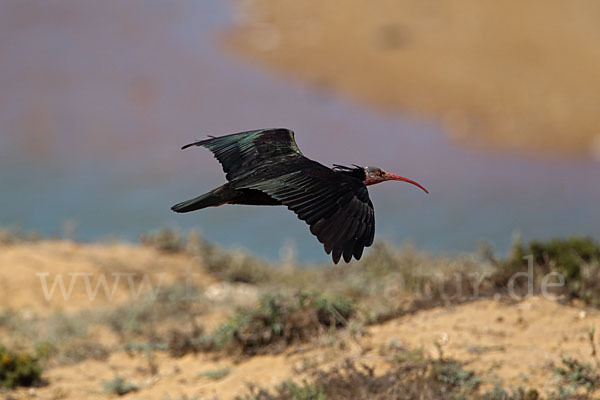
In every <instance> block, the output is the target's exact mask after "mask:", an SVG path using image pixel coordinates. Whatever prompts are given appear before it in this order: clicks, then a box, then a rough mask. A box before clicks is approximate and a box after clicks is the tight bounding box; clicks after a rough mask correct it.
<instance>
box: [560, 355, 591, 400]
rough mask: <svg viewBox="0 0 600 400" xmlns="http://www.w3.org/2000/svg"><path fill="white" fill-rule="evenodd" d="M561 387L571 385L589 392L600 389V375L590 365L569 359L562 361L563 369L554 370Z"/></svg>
mask: <svg viewBox="0 0 600 400" xmlns="http://www.w3.org/2000/svg"><path fill="white" fill-rule="evenodd" d="M554 373H555V374H556V375H557V376H558V377H559V380H560V384H561V385H563V386H564V385H569V386H571V387H572V388H574V389H577V388H579V387H583V388H585V389H586V390H587V391H588V392H590V391H594V390H596V389H598V388H600V375H598V373H597V372H596V371H595V369H594V368H592V367H591V366H590V365H589V364H582V363H580V362H579V361H578V360H575V359H573V358H570V357H567V358H563V360H562V367H558V368H556V369H555V370H554Z"/></svg>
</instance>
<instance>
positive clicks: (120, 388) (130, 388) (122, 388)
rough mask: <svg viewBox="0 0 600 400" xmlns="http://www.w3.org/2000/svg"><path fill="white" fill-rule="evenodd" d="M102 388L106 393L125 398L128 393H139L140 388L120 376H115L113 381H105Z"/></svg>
mask: <svg viewBox="0 0 600 400" xmlns="http://www.w3.org/2000/svg"><path fill="white" fill-rule="evenodd" d="M102 386H103V388H104V392H105V393H109V394H116V395H118V396H124V395H126V394H128V393H132V392H137V391H138V390H139V387H138V386H137V385H135V384H133V383H131V382H127V381H126V380H125V379H123V378H121V377H120V376H115V378H114V379H113V380H110V381H103V382H102Z"/></svg>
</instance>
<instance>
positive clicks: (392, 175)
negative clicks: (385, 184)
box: [385, 172, 429, 193]
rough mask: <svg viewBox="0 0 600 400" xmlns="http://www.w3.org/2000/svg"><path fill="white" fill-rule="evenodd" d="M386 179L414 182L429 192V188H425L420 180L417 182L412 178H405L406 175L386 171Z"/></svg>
mask: <svg viewBox="0 0 600 400" xmlns="http://www.w3.org/2000/svg"><path fill="white" fill-rule="evenodd" d="M385 180H386V181H403V182H408V183H412V184H413V185H415V186H417V187H419V188H421V189H422V190H423V191H424V192H425V193H429V192H428V191H427V189H425V188H424V187H423V186H421V185H420V184H419V183H418V182H415V181H413V180H412V179H408V178H405V177H403V176H400V175H396V174H390V173H389V172H386V173H385Z"/></svg>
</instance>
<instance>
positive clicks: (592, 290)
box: [495, 236, 600, 306]
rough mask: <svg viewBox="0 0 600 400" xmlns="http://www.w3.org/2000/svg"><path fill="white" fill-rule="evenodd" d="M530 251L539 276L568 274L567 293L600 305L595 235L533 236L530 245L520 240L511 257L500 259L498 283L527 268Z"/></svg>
mask: <svg viewBox="0 0 600 400" xmlns="http://www.w3.org/2000/svg"><path fill="white" fill-rule="evenodd" d="M528 255H531V256H532V257H533V264H534V268H535V270H536V271H535V272H536V277H538V279H539V277H541V276H544V275H546V274H548V273H550V272H558V273H560V274H561V275H562V276H563V277H564V278H565V285H566V288H565V289H566V293H565V294H568V295H569V296H570V297H575V298H580V299H582V300H583V301H585V302H586V303H588V304H592V305H595V306H600V244H598V243H597V242H596V241H595V240H594V239H591V238H584V237H578V236H574V237H572V238H568V239H552V240H548V241H545V242H542V241H537V240H534V241H531V242H530V243H529V244H528V245H527V246H523V244H521V243H517V244H516V245H515V246H514V248H513V251H512V255H511V257H509V259H508V260H507V261H505V262H503V263H500V265H501V267H502V268H501V269H500V270H499V271H498V272H497V273H496V276H495V279H496V280H497V281H498V284H499V285H502V284H505V283H506V281H507V280H508V279H509V278H510V276H511V275H512V274H513V273H515V272H518V271H524V270H525V269H524V268H526V266H527V262H528V261H527V260H526V259H524V257H526V256H528ZM498 277H501V278H500V279H498ZM538 284H539V282H538Z"/></svg>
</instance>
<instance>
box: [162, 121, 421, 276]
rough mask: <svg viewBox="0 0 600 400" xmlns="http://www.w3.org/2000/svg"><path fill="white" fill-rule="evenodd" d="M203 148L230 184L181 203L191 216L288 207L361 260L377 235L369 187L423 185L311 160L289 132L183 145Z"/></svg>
mask: <svg viewBox="0 0 600 400" xmlns="http://www.w3.org/2000/svg"><path fill="white" fill-rule="evenodd" d="M191 146H203V147H206V148H207V149H209V150H210V151H211V152H212V153H213V155H214V156H215V158H216V159H217V160H218V161H219V163H221V166H222V167H223V171H224V172H225V174H226V178H227V181H228V182H227V183H226V184H224V185H222V186H219V187H218V188H216V189H213V190H211V191H210V192H208V193H206V194H203V195H202V196H198V197H196V198H193V199H191V200H188V201H184V202H182V203H179V204H176V205H174V206H173V207H171V209H172V210H173V211H175V212H178V213H187V212H190V211H195V210H200V209H203V208H206V207H217V206H221V205H224V204H248V205H272V206H276V205H283V206H286V207H287V208H288V209H290V210H291V211H293V212H294V213H295V214H296V215H297V216H298V218H299V219H301V220H303V221H304V222H306V223H307V224H308V225H309V226H310V231H311V232H312V234H313V235H315V236H316V237H317V239H318V240H319V242H321V243H322V244H323V245H324V248H325V252H326V253H327V254H331V253H333V254H332V258H333V262H334V263H335V264H337V263H338V262H339V260H340V258H341V257H342V256H343V257H344V261H346V262H350V260H351V259H352V257H354V258H356V259H357V260H359V259H360V258H361V256H362V254H363V250H364V248H365V247H369V246H371V245H372V244H373V239H374V237H375V212H374V210H373V203H372V202H371V200H370V199H369V192H368V191H367V186H370V185H375V184H377V183H381V182H385V181H404V182H408V183H411V184H413V185H415V186H418V187H419V188H421V189H422V190H424V191H425V192H426V193H429V192H428V191H427V190H426V189H425V188H424V187H423V186H421V185H420V184H418V183H417V182H415V181H413V180H410V179H408V178H404V177H402V176H399V175H394V174H392V173H389V172H386V171H384V170H382V169H381V168H376V167H360V166H357V165H353V166H352V167H345V166H342V165H336V164H334V166H333V168H329V167H326V166H324V165H322V164H320V163H318V162H316V161H313V160H311V159H309V158H306V157H305V156H304V155H303V154H302V152H301V151H300V149H299V148H298V146H297V145H296V142H295V140H294V132H292V131H291V130H289V129H283V128H277V129H260V130H254V131H246V132H239V133H234V134H231V135H226V136H220V137H210V138H209V139H206V140H200V141H198V142H194V143H190V144H188V145H185V146H183V147H182V149H186V148H188V147H191Z"/></svg>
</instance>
